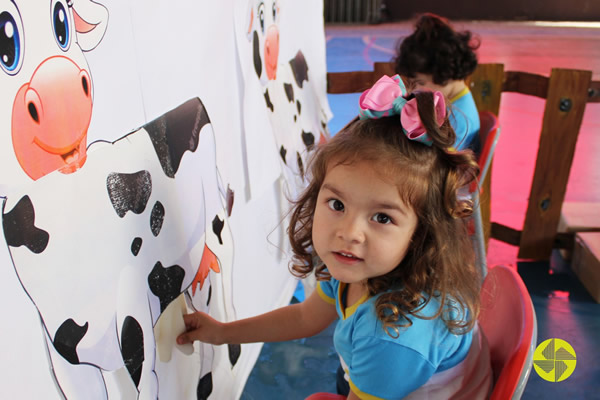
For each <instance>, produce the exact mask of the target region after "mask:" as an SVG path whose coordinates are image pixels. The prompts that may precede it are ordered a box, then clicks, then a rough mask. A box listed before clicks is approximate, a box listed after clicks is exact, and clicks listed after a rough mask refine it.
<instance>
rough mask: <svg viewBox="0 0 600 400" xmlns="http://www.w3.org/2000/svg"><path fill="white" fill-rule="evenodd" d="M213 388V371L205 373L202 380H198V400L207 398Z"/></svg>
mask: <svg viewBox="0 0 600 400" xmlns="http://www.w3.org/2000/svg"><path fill="white" fill-rule="evenodd" d="M212 390H213V382H212V373H211V372H209V373H208V374H206V375H204V376H203V377H202V378H201V379H200V381H198V387H197V388H196V396H197V397H198V400H207V399H208V396H210V394H211V393H212Z"/></svg>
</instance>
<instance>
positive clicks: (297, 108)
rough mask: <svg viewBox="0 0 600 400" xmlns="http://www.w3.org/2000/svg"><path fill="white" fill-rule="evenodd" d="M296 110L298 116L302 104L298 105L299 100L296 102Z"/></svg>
mask: <svg viewBox="0 0 600 400" xmlns="http://www.w3.org/2000/svg"><path fill="white" fill-rule="evenodd" d="M296 110H298V114H302V104H300V100H296Z"/></svg>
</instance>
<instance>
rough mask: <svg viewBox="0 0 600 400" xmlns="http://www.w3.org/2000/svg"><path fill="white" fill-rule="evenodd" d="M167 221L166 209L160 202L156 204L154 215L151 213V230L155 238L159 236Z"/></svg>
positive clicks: (153, 208)
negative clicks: (164, 222)
mask: <svg viewBox="0 0 600 400" xmlns="http://www.w3.org/2000/svg"><path fill="white" fill-rule="evenodd" d="M164 220H165V207H164V206H163V205H162V203H161V202H160V201H157V202H156V203H154V207H152V213H150V230H151V231H152V234H153V235H154V236H158V234H159V233H160V229H161V228H162V224H163V221H164Z"/></svg>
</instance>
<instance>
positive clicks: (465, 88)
mask: <svg viewBox="0 0 600 400" xmlns="http://www.w3.org/2000/svg"><path fill="white" fill-rule="evenodd" d="M467 94H469V88H468V87H466V86H465V87H464V89H463V90H461V91H460V92H459V93H458V94H457V95H456V96H454V97H453V98H451V99H450V103H454V102H455V101H456V100H458V99H460V98H461V97H463V96H466V95H467Z"/></svg>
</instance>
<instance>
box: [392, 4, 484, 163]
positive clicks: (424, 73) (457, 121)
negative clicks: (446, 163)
mask: <svg viewBox="0 0 600 400" xmlns="http://www.w3.org/2000/svg"><path fill="white" fill-rule="evenodd" d="M478 47H479V43H478V42H477V41H474V40H472V34H471V32H469V31H461V32H457V31H455V30H454V29H453V28H452V26H451V25H450V23H449V22H448V20H446V19H445V18H442V17H440V16H437V15H435V14H429V13H427V14H423V15H421V16H420V17H419V18H418V20H417V22H416V24H415V30H414V31H413V33H412V34H411V35H410V36H407V37H406V38H404V40H402V41H401V42H399V45H398V48H397V52H396V59H395V63H396V69H395V71H396V73H398V74H400V75H401V76H402V77H403V78H405V79H406V81H407V86H408V87H409V90H423V89H428V90H439V91H440V92H442V93H443V94H444V95H445V96H446V97H447V98H448V99H449V100H450V104H451V105H452V107H451V114H450V116H449V120H450V124H451V125H452V127H453V128H454V131H455V132H456V143H455V144H454V147H455V148H456V149H458V150H462V149H466V148H470V149H473V150H474V151H475V153H476V154H478V153H479V147H480V142H479V135H478V133H479V114H478V112H477V106H476V105H475V101H474V100H473V96H472V95H471V92H470V91H469V88H468V87H467V85H466V84H465V78H467V77H468V76H469V75H471V74H472V73H473V71H474V70H475V67H477V55H476V54H475V50H476V49H477V48H478Z"/></svg>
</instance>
